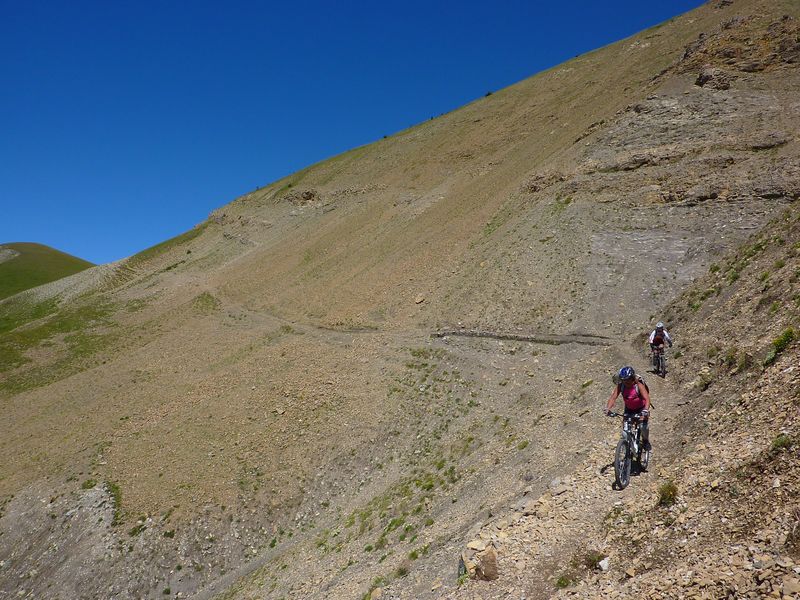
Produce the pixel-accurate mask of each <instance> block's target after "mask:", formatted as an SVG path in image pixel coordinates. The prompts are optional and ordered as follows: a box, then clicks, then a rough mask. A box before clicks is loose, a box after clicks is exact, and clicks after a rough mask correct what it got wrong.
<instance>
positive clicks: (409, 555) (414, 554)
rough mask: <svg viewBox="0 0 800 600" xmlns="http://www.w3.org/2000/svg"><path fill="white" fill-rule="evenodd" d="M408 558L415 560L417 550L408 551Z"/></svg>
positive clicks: (417, 554)
mask: <svg viewBox="0 0 800 600" xmlns="http://www.w3.org/2000/svg"><path fill="white" fill-rule="evenodd" d="M408 558H409V560H417V559H418V558H419V552H418V551H416V550H412V551H411V552H409V553H408Z"/></svg>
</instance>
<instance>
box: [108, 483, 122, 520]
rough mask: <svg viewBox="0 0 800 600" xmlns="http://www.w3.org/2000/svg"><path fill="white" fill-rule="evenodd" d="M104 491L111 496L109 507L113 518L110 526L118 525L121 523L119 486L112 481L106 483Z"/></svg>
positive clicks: (120, 491) (120, 492) (120, 493)
mask: <svg viewBox="0 0 800 600" xmlns="http://www.w3.org/2000/svg"><path fill="white" fill-rule="evenodd" d="M106 491H107V492H108V493H109V495H110V496H111V506H112V508H113V509H114V518H113V520H112V521H111V525H119V524H120V523H122V490H120V489H119V485H118V484H117V483H115V482H113V481H107V482H106Z"/></svg>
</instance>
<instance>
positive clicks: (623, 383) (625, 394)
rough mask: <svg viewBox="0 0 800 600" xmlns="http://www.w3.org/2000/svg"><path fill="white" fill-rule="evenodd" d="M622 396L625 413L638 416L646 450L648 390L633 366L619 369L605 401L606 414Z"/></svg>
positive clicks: (647, 437) (648, 434)
mask: <svg viewBox="0 0 800 600" xmlns="http://www.w3.org/2000/svg"><path fill="white" fill-rule="evenodd" d="M619 396H622V399H623V401H624V402H625V415H626V416H636V417H639V420H640V421H641V428H642V441H643V442H644V449H645V450H647V451H648V452H649V451H650V450H651V446H650V428H649V423H648V421H649V419H650V392H649V391H648V389H647V386H646V385H645V383H644V381H643V380H642V378H641V377H637V376H636V373H635V372H634V371H633V367H622V369H620V371H619V383H618V384H617V385H616V386H615V387H614V391H613V392H611V397H610V398H609V399H608V402H607V403H606V414H610V413H611V411H612V410H613V409H614V403H615V402H616V400H617V398H618V397H619Z"/></svg>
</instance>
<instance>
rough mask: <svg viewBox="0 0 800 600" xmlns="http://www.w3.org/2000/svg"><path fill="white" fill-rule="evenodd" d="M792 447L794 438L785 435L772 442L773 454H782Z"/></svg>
mask: <svg viewBox="0 0 800 600" xmlns="http://www.w3.org/2000/svg"><path fill="white" fill-rule="evenodd" d="M791 447H792V438H790V437H789V436H788V435H786V434H785V433H782V434H780V435H779V436H778V437H776V438H775V439H774V440H772V451H773V452H780V451H781V450H788V449H789V448H791Z"/></svg>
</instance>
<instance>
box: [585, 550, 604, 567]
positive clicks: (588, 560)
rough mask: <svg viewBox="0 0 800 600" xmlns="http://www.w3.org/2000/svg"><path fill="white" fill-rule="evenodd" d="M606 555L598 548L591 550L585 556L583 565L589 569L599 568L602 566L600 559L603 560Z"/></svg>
mask: <svg viewBox="0 0 800 600" xmlns="http://www.w3.org/2000/svg"><path fill="white" fill-rule="evenodd" d="M605 557H606V555H605V554H603V553H602V552H598V551H597V550H590V551H589V552H587V553H586V554H585V555H584V556H583V560H582V561H581V562H582V563H583V566H584V567H586V568H587V569H598V568H600V567H599V565H600V561H602V560H603V559H604V558H605Z"/></svg>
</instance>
